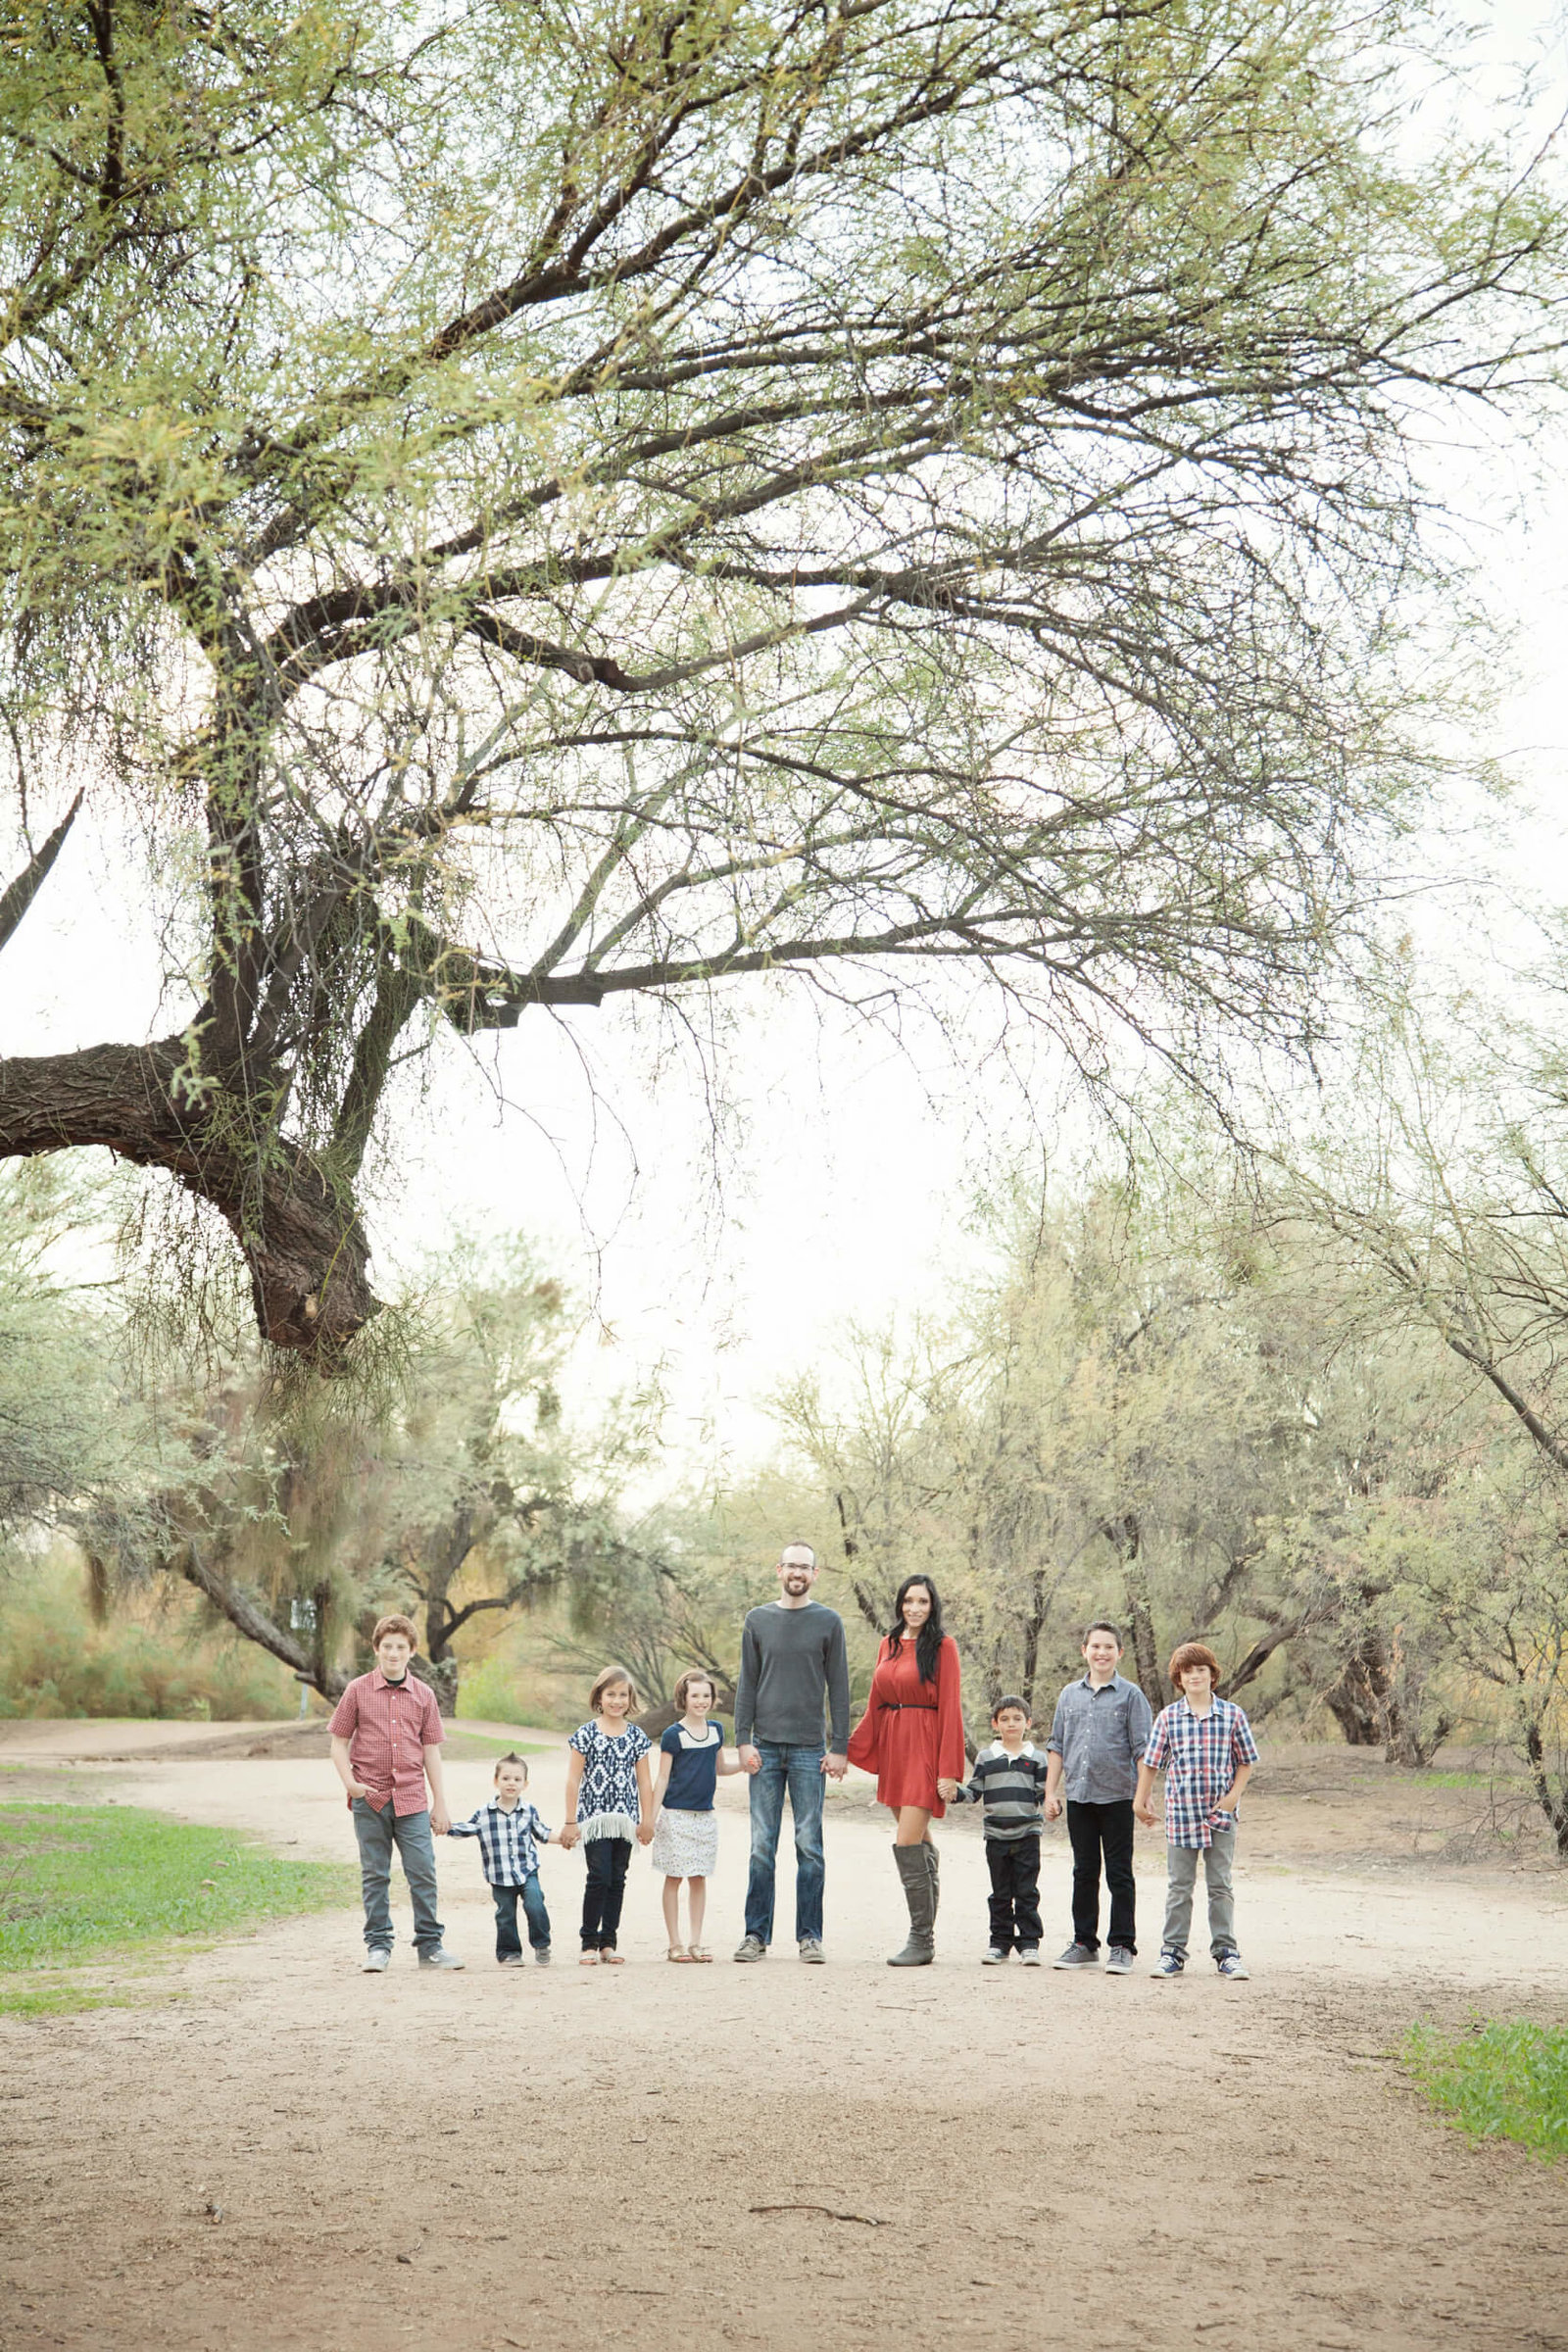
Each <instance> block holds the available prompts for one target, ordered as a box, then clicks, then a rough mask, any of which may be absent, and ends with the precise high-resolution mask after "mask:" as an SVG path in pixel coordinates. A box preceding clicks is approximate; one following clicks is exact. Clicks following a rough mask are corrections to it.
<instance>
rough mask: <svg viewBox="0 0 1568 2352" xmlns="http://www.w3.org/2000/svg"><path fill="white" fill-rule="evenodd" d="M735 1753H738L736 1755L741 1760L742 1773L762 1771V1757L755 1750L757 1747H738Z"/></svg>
mask: <svg viewBox="0 0 1568 2352" xmlns="http://www.w3.org/2000/svg"><path fill="white" fill-rule="evenodd" d="M735 1753H736V1754H737V1755H738V1756H739V1758H740V1760H741V1770H742V1772H760V1771H761V1769H762V1759H761V1757H760V1755H759V1754H758V1752H757V1750H756V1748H755V1747H750V1746H747V1747H738V1748H737V1749H736V1750H735Z"/></svg>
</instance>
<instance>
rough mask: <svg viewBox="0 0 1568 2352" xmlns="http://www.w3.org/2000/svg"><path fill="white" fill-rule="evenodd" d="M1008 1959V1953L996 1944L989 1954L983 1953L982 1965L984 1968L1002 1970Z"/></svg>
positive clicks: (981, 1957)
mask: <svg viewBox="0 0 1568 2352" xmlns="http://www.w3.org/2000/svg"><path fill="white" fill-rule="evenodd" d="M1006 1957H1007V1955H1006V1953H1005V1951H1003V1950H1002V1948H1001V1946H1000V1945H998V1944H995V1943H994V1944H993V1945H992V1946H991V1949H990V1951H989V1952H982V1953H981V1955H980V1965H981V1967H982V1968H1000V1967H1001V1966H1002V1963H1003V1962H1004V1960H1005V1958H1006Z"/></svg>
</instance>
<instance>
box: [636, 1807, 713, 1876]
mask: <svg viewBox="0 0 1568 2352" xmlns="http://www.w3.org/2000/svg"><path fill="white" fill-rule="evenodd" d="M648 1858H649V1860H650V1861H651V1862H652V1864H653V1866H654V1868H655V1869H656V1870H657V1871H658V1873H659V1875H660V1877H661V1878H663V1879H711V1877H712V1875H713V1865H714V1863H715V1862H716V1861H717V1860H718V1815H717V1814H716V1813H672V1812H671V1811H670V1810H669V1807H668V1806H667V1805H665V1806H663V1807H662V1810H661V1812H660V1816H659V1819H658V1820H657V1821H656V1822H655V1824H654V1841H653V1843H652V1845H651V1846H650V1847H649V1848H648Z"/></svg>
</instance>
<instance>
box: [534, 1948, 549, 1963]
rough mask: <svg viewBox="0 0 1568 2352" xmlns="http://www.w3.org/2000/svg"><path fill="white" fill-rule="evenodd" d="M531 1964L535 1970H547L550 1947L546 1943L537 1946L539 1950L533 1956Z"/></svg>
mask: <svg viewBox="0 0 1568 2352" xmlns="http://www.w3.org/2000/svg"><path fill="white" fill-rule="evenodd" d="M533 1964H534V1966H535V1968H548V1967H549V1966H550V1946H549V1944H548V1943H542V1944H541V1945H540V1946H539V1949H538V1950H537V1951H536V1952H535V1954H534V1956H533Z"/></svg>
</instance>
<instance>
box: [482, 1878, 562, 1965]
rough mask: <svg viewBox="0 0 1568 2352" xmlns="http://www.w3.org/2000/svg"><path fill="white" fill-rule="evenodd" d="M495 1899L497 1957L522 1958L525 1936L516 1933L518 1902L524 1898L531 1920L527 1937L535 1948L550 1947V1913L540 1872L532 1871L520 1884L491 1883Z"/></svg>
mask: <svg viewBox="0 0 1568 2352" xmlns="http://www.w3.org/2000/svg"><path fill="white" fill-rule="evenodd" d="M490 1891H491V1893H492V1894H493V1895H494V1896H495V1900H496V1958H497V1959H498V1960H519V1959H520V1958H521V1957H522V1939H521V1937H520V1936H518V1934H517V1902H518V1898H519V1897H520V1898H521V1901H522V1909H523V1915H524V1917H525V1918H526V1920H527V1922H528V1941H529V1942H530V1943H531V1944H532V1945H533V1948H534V1950H535V1951H536V1952H538V1951H548V1950H549V1948H550V1914H549V1912H548V1911H547V1910H546V1909H545V1895H544V1888H543V1887H541V1886H540V1884H539V1873H538V1872H537V1871H536V1870H535V1871H530V1873H529V1874H528V1876H527V1878H525V1879H524V1880H523V1882H522V1885H521V1886H520V1887H491V1889H490Z"/></svg>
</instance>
